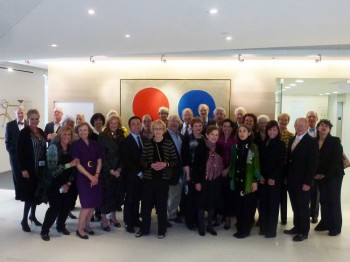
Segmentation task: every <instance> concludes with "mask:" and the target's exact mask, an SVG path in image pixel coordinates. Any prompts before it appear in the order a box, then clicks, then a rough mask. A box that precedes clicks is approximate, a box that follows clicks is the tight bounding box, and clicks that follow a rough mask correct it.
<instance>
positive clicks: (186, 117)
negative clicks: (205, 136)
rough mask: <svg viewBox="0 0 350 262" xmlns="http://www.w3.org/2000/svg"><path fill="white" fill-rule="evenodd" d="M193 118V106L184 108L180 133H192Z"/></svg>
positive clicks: (186, 134) (184, 134) (185, 134)
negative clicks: (191, 123)
mask: <svg viewBox="0 0 350 262" xmlns="http://www.w3.org/2000/svg"><path fill="white" fill-rule="evenodd" d="M192 118H193V112H192V110H191V108H185V109H183V110H182V121H183V124H182V125H181V126H180V130H179V131H180V134H181V135H183V136H188V135H189V134H192V128H191V125H190V122H191V120H192Z"/></svg>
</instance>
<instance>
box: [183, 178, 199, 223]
mask: <svg viewBox="0 0 350 262" xmlns="http://www.w3.org/2000/svg"><path fill="white" fill-rule="evenodd" d="M187 185H188V193H187V194H184V195H183V197H184V198H183V199H184V201H185V207H186V209H185V222H186V225H188V226H197V225H198V216H197V202H196V189H195V186H194V183H192V182H191V181H189V182H187Z"/></svg>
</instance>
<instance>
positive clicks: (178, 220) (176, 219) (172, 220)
mask: <svg viewBox="0 0 350 262" xmlns="http://www.w3.org/2000/svg"><path fill="white" fill-rule="evenodd" d="M169 221H170V222H175V223H176V224H181V223H182V220H181V218H179V217H176V218H173V219H169Z"/></svg>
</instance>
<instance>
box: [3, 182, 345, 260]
mask: <svg viewBox="0 0 350 262" xmlns="http://www.w3.org/2000/svg"><path fill="white" fill-rule="evenodd" d="M348 176H349V175H348ZM348 176H346V177H345V179H344V184H343V221H344V223H343V224H344V225H343V230H342V234H341V235H340V236H338V237H329V236H328V235H327V233H326V232H322V233H319V232H315V231H314V230H313V228H314V225H312V229H311V231H310V235H309V239H308V240H305V241H303V242H300V243H295V242H293V241H292V240H291V237H290V236H288V235H284V234H283V233H282V231H283V229H285V228H290V227H291V226H292V224H291V221H292V212H291V211H290V212H289V218H288V219H289V222H288V225H287V226H286V227H284V226H280V227H279V228H278V236H277V238H276V239H264V238H263V237H261V236H259V235H258V234H257V233H258V229H257V228H254V230H253V233H252V236H251V237H248V238H246V239H242V240H237V239H235V238H233V237H232V234H233V233H234V230H233V229H231V230H228V231H226V230H224V229H223V228H218V236H216V237H214V236H210V235H206V236H205V237H200V236H199V235H198V234H197V232H191V231H188V230H187V229H185V228H184V226H183V225H177V224H175V225H174V227H173V228H171V229H169V230H168V233H167V236H166V238H165V239H163V240H158V239H157V236H156V230H155V228H156V227H155V224H152V233H151V235H149V236H147V237H142V238H140V239H137V238H135V237H134V235H133V234H129V233H127V232H125V230H124V229H123V228H112V231H111V232H104V231H102V230H101V228H100V227H99V224H98V223H93V227H94V230H95V232H96V233H97V234H96V236H91V237H90V239H89V240H82V239H79V238H77V237H76V236H75V234H74V232H75V229H76V223H77V221H76V220H71V219H68V221H67V228H68V229H69V230H70V231H71V232H72V233H73V234H72V235H70V236H62V235H61V234H58V233H57V232H56V230H55V229H54V228H53V229H52V232H51V233H50V236H51V241H49V242H45V241H43V240H41V238H40V235H39V233H40V227H35V226H34V225H31V228H32V232H31V233H25V232H22V231H21V227H20V220H21V215H22V208H23V203H21V202H18V201H15V200H14V192H13V191H12V190H5V189H1V190H0V261H1V262H3V261H84V262H87V261H114V262H115V261H131V262H133V261H140V262H141V261H147V262H148V261H170V262H171V261H177V262H179V261H181V262H182V261H191V262H194V261H202V262H204V261H248V262H251V261H259V262H261V261H283V262H287V261H310V262H312V261H337V262H339V261H349V259H350V222H349V220H350V201H349V200H350V190H349V189H347V188H349V184H350V178H349V177H348ZM46 209H47V206H46V205H41V206H39V207H38V212H37V217H38V219H39V220H40V221H42V220H43V217H44V214H45V211H46ZM75 213H76V214H78V210H77V211H75ZM118 216H119V218H120V219H121V218H122V214H121V213H118ZM154 220H155V218H154V219H153V221H154Z"/></svg>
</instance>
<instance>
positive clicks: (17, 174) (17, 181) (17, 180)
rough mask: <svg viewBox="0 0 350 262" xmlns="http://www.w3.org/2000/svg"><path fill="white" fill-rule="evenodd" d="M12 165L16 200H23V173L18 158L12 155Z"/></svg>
mask: <svg viewBox="0 0 350 262" xmlns="http://www.w3.org/2000/svg"><path fill="white" fill-rule="evenodd" d="M10 165H11V170H12V179H13V185H14V188H15V199H16V200H21V191H22V185H21V181H22V172H21V170H20V169H19V165H18V159H17V157H15V156H11V155H10Z"/></svg>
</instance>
